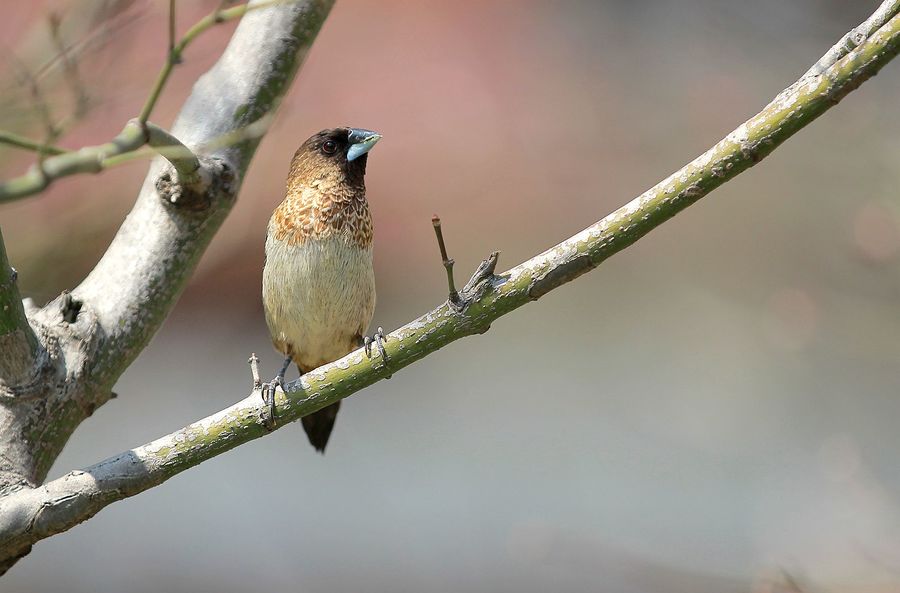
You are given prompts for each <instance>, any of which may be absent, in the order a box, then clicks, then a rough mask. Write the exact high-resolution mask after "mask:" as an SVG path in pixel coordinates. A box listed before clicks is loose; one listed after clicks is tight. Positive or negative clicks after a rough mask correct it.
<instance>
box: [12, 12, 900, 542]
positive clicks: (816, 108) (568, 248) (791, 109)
mask: <svg viewBox="0 0 900 593" xmlns="http://www.w3.org/2000/svg"><path fill="white" fill-rule="evenodd" d="M898 51H900V16H894V17H893V18H892V19H890V20H889V21H887V22H886V23H885V24H884V25H883V26H882V27H881V28H880V29H878V30H877V31H875V32H873V33H872V34H871V35H869V36H868V38H867V39H866V40H865V41H864V42H862V43H860V44H859V45H858V46H857V47H856V48H855V49H853V50H852V51H850V52H848V53H847V54H846V55H845V56H844V57H842V58H840V59H839V60H837V61H835V63H834V64H832V65H831V66H830V67H828V68H827V69H825V70H824V71H823V72H822V73H821V74H819V75H813V76H806V77H804V78H802V79H801V80H800V81H798V82H797V83H795V84H794V85H792V86H791V87H789V88H788V89H786V90H785V91H783V92H782V93H781V94H779V95H778V96H777V97H776V98H775V99H774V100H773V101H772V102H771V103H770V104H769V105H768V106H766V108H765V109H763V110H762V111H761V112H760V113H759V114H757V115H756V116H754V117H752V118H751V119H749V120H748V121H746V122H745V123H743V124H742V125H741V126H739V127H738V128H737V129H736V130H735V131H733V132H732V133H731V134H729V135H728V136H727V137H725V138H724V139H723V140H721V141H720V142H719V143H718V144H716V145H715V146H713V147H712V148H711V149H709V150H708V151H707V152H706V153H704V154H703V155H701V156H700V157H698V158H696V159H694V160H693V161H692V162H691V163H689V164H688V165H687V166H685V167H684V168H682V169H681V170H679V171H677V172H676V173H674V174H672V175H670V176H669V177H668V178H666V179H665V180H663V181H662V182H660V183H659V184H658V185H656V186H655V187H653V188H651V189H650V190H648V191H647V192H645V193H644V194H642V195H640V196H638V197H637V198H635V199H634V200H632V201H631V202H629V203H628V204H626V205H625V206H622V207H621V208H619V209H618V210H616V211H615V212H613V213H612V214H610V215H609V216H607V217H606V218H604V219H603V220H600V221H599V222H597V223H595V224H593V225H591V226H590V227H588V228H586V229H585V230H583V231H582V232H580V233H578V234H577V235H575V236H574V237H571V238H569V239H567V240H565V241H563V242H562V243H560V244H559V245H556V246H555V247H553V248H552V249H549V250H548V251H545V252H544V253H542V254H540V255H538V256H536V257H534V258H532V259H530V260H528V261H526V262H524V263H522V264H520V265H518V266H516V267H515V268H513V269H511V270H508V271H507V272H504V273H502V274H499V275H495V274H494V264H495V263H496V255H494V256H492V257H491V258H489V259H488V260H486V261H485V262H483V264H482V266H481V267H480V268H479V271H478V272H477V273H476V275H475V276H474V277H473V279H472V280H470V282H469V283H468V284H467V285H466V288H464V289H463V291H462V294H461V303H460V305H459V306H452V305H451V304H450V303H444V304H443V305H441V306H439V307H438V308H436V309H434V310H432V311H430V312H428V313H427V314H425V315H423V316H422V317H420V318H418V319H416V320H415V321H412V322H411V323H408V324H406V325H405V326H403V327H401V328H400V329H398V330H396V331H394V332H392V333H391V334H390V335H389V336H388V340H387V342H386V343H385V347H386V349H387V354H388V362H387V365H388V366H386V363H385V361H384V360H382V359H381V358H378V357H376V358H374V359H371V360H370V359H369V358H367V357H366V356H365V354H364V353H363V351H362V350H357V351H356V352H353V353H351V354H349V355H347V356H345V357H344V358H342V359H341V360H338V361H336V362H334V363H331V364H328V365H325V366H323V367H321V368H318V369H316V370H314V371H312V372H310V373H307V374H305V375H304V376H303V377H302V378H301V379H299V380H297V381H295V382H293V383H290V384H288V385H287V387H286V392H278V394H277V398H276V400H277V401H276V404H277V417H278V419H279V426H283V425H284V424H285V423H286V422H290V421H294V420H297V419H299V418H301V417H303V416H305V415H307V414H310V413H312V412H314V411H316V410H319V409H321V408H323V407H325V406H327V405H330V404H332V403H335V402H337V401H339V400H341V399H343V398H345V397H348V396H350V395H352V394H354V393H356V392H358V391H359V390H361V389H363V388H364V387H367V386H368V385H371V384H373V383H375V382H376V381H379V380H381V379H384V378H386V377H388V376H389V375H390V374H392V373H396V372H398V371H400V370H401V369H403V368H404V367H406V366H408V365H410V364H412V363H414V362H416V361H417V360H420V359H421V358H423V357H425V356H427V355H428V354H430V353H432V352H434V351H436V350H438V349H439V348H441V347H443V346H445V345H447V344H449V343H450V342H452V341H454V340H458V339H460V338H463V337H465V336H469V335H473V334H480V333H484V332H485V331H487V330H488V329H489V328H490V324H491V323H492V322H493V321H494V320H495V319H497V318H499V317H501V316H503V315H505V314H507V313H509V312H510V311H513V310H514V309H517V308H519V307H521V306H522V305H524V304H526V303H529V302H531V301H534V300H537V299H538V298H540V297H541V296H543V295H545V294H547V293H548V292H549V291H551V290H553V289H555V288H557V287H559V286H561V285H562V284H565V283H567V282H569V281H571V280H574V279H575V278H577V277H578V276H580V275H581V274H584V273H585V272H588V271H589V270H591V269H593V268H595V267H596V266H598V265H599V264H600V263H601V262H603V261H604V260H605V259H606V258H608V257H610V256H612V255H613V254H615V253H617V252H619V251H621V250H622V249H624V248H626V247H628V246H629V245H631V244H632V243H634V242H635V241H637V240H638V239H640V238H641V237H643V236H644V235H646V234H647V233H649V232H650V231H651V230H653V229H654V228H656V227H657V226H659V225H660V224H662V223H663V222H665V221H666V220H668V219H669V218H671V217H673V216H674V215H675V214H677V213H678V212H680V211H681V210H683V209H685V208H687V207H688V206H689V205H691V204H693V203H694V202H696V201H697V200H699V199H700V198H702V197H703V196H705V195H707V194H708V193H709V192H711V191H712V190H714V189H715V188H717V187H718V186H720V185H722V184H723V183H725V182H727V181H729V180H730V179H733V178H734V177H736V176H737V175H738V174H740V173H741V172H743V171H745V170H747V169H749V168H750V167H752V166H753V165H754V164H756V163H758V162H759V161H760V160H762V159H763V158H765V157H766V156H767V155H768V154H769V153H771V152H772V151H773V150H775V148H777V147H778V146H779V145H780V144H782V143H783V142H784V141H785V140H787V139H788V138H790V137H791V136H792V135H794V134H795V133H797V132H798V131H799V130H800V129H802V128H803V127H805V126H806V125H808V124H809V123H811V122H812V121H813V120H814V119H816V118H817V117H819V116H820V115H822V114H823V113H824V112H825V111H827V110H828V109H829V108H831V107H832V106H834V105H836V104H837V103H838V102H839V101H840V100H841V99H842V98H843V97H844V96H846V95H847V94H848V93H850V92H851V91H852V90H854V89H855V88H857V87H858V86H859V85H860V84H862V83H863V82H864V81H865V80H867V79H868V78H870V77H871V76H873V75H875V74H876V73H877V72H878V71H879V70H880V69H881V68H882V67H883V66H884V65H885V64H887V63H888V62H889V61H890V60H891V59H892V58H894V57H895V56H896V55H897V53H898ZM263 411H264V410H263V402H262V398H261V397H260V394H259V391H258V388H255V389H254V390H253V391H252V392H251V393H250V395H249V396H248V397H247V398H245V399H243V400H242V401H240V402H238V403H236V404H234V405H233V406H231V407H230V408H227V409H225V410H223V411H221V412H219V413H217V414H214V415H212V416H209V417H207V418H204V419H203V420H200V421H198V422H195V423H194V424H191V425H190V426H187V427H185V428H183V429H181V430H179V431H177V432H174V433H172V434H170V435H167V436H165V437H162V438H160V439H157V440H156V441H153V442H151V443H148V444H146V445H143V446H141V447H138V448H136V449H132V450H130V451H126V452H125V453H122V454H120V455H117V456H115V457H112V458H110V459H107V460H105V461H102V462H100V463H98V464H96V465H93V466H91V467H88V468H85V469H84V470H80V471H75V472H71V473H69V474H67V475H65V476H63V477H62V478H60V479H58V480H54V481H53V482H50V483H48V484H46V485H45V486H43V487H42V488H41V489H37V490H30V491H26V492H22V493H18V494H15V495H12V496H10V497H8V498H7V499H5V500H0V506H2V513H0V542H4V543H3V544H0V552H4V553H6V554H10V553H15V551H16V550H17V549H22V548H23V547H26V546H28V545H30V544H31V543H33V542H36V541H38V540H40V539H42V538H45V537H49V536H51V535H53V534H55V533H59V532H61V531H64V530H66V529H69V528H70V527H72V526H74V525H76V524H77V523H79V522H81V521H84V520H86V519H87V518H89V517H91V516H93V515H94V514H95V513H97V512H99V511H100V510H101V509H102V508H103V507H105V506H106V505H108V504H110V503H111V502H114V501H116V500H121V499H122V498H126V497H128V496H133V495H134V494H137V493H139V492H142V491H144V490H147V489H148V488H151V487H153V486H156V485H158V484H160V483H162V482H163V481H165V480H166V479H168V478H169V477H171V476H173V475H175V474H177V473H179V472H182V471H184V470H186V469H188V468H190V467H193V466H195V465H197V464H199V463H201V462H203V461H205V460H207V459H210V458H212V457H215V456H216V455H219V454H221V453H223V452H225V451H227V450H229V449H232V448H233V447H236V446H238V445H240V444H242V443H245V442H247V441H250V440H252V439H256V438H259V437H261V436H263V435H265V434H267V432H268V431H267V429H266V428H265V427H264V425H263V423H262V422H261V420H260V414H261V413H263Z"/></svg>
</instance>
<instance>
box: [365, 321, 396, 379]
mask: <svg viewBox="0 0 900 593" xmlns="http://www.w3.org/2000/svg"><path fill="white" fill-rule="evenodd" d="M385 342H387V336H386V335H384V330H383V329H382V328H380V327H379V328H378V330H377V331H376V332H375V333H374V334H372V337H369V336H366V337H365V338H363V348H364V349H365V351H366V356H368V357H369V358H372V344H375V347H376V348H378V354H379V355H380V356H381V361H382V363H384V365H385V367H386V366H387V362H388V355H387V352H386V351H385V349H384V343H385ZM387 378H388V379H390V378H391V376H390V375H388V376H387Z"/></svg>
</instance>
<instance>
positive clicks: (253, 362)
mask: <svg viewBox="0 0 900 593" xmlns="http://www.w3.org/2000/svg"><path fill="white" fill-rule="evenodd" d="M247 362H248V363H250V374H251V375H252V376H253V391H256V390H257V389H262V379H260V378H259V358H258V357H257V356H256V352H254V353H253V354H251V355H250V358H249V359H248V360H247Z"/></svg>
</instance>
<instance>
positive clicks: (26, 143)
mask: <svg viewBox="0 0 900 593" xmlns="http://www.w3.org/2000/svg"><path fill="white" fill-rule="evenodd" d="M0 144H7V145H9V146H15V147H16V148H22V149H24V150H32V151H34V152H41V153H44V154H50V155H57V154H65V153H67V152H69V151H68V150H66V149H65V148H60V147H59V146H53V145H52V144H41V143H40V142H35V141H34V140H32V139H30V138H26V137H25V136H20V135H18V134H15V133H13V132H7V131H4V130H0Z"/></svg>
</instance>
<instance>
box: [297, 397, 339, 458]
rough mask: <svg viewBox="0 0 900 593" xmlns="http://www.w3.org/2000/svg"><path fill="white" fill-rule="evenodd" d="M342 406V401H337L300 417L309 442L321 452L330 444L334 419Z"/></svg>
mask: <svg viewBox="0 0 900 593" xmlns="http://www.w3.org/2000/svg"><path fill="white" fill-rule="evenodd" d="M340 407H341V402H336V403H333V404H331V405H330V406H327V407H325V408H322V409H321V410H319V411H318V412H313V413H312V414H310V415H308V416H304V417H303V418H301V419H300V422H302V423H303V430H305V431H306V436H307V437H308V438H309V442H310V443H311V444H312V446H313V447H315V448H316V451H318V452H319V453H325V445H327V444H328V437H329V436H331V429H332V428H334V420H335V418H337V413H338V409H339V408H340Z"/></svg>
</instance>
